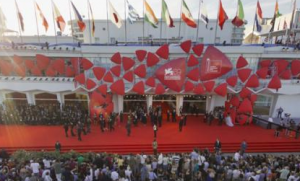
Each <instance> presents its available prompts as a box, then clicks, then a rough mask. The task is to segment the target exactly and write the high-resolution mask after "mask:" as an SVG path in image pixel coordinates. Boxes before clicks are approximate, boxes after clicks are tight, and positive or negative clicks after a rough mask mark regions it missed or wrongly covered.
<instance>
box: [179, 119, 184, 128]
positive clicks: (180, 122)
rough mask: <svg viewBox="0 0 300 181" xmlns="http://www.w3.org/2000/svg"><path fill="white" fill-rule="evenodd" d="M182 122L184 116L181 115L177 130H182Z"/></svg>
mask: <svg viewBox="0 0 300 181" xmlns="http://www.w3.org/2000/svg"><path fill="white" fill-rule="evenodd" d="M183 122H184V116H183V115H181V116H180V120H179V132H181V131H182V126H183Z"/></svg>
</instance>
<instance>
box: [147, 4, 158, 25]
mask: <svg viewBox="0 0 300 181" xmlns="http://www.w3.org/2000/svg"><path fill="white" fill-rule="evenodd" d="M144 5H145V10H146V11H145V15H144V16H145V17H144V18H145V21H147V22H148V23H150V24H151V26H152V27H153V28H157V25H158V19H157V18H156V16H155V14H154V12H153V10H152V8H151V7H150V6H149V4H148V3H147V1H146V0H145V1H144Z"/></svg>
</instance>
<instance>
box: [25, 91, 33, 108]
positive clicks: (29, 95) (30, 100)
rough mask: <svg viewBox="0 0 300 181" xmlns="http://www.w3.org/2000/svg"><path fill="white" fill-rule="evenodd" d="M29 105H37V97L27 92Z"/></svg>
mask: <svg viewBox="0 0 300 181" xmlns="http://www.w3.org/2000/svg"><path fill="white" fill-rule="evenodd" d="M26 98H27V103H28V104H31V105H35V97H34V94H33V93H32V92H26Z"/></svg>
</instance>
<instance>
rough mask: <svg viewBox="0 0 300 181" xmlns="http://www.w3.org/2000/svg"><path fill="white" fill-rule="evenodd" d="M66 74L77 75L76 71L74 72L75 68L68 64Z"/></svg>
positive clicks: (68, 75)
mask: <svg viewBox="0 0 300 181" xmlns="http://www.w3.org/2000/svg"><path fill="white" fill-rule="evenodd" d="M66 76H67V77H74V76H75V72H74V70H73V68H71V67H70V66H68V67H67V68H66Z"/></svg>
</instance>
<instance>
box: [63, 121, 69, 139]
mask: <svg viewBox="0 0 300 181" xmlns="http://www.w3.org/2000/svg"><path fill="white" fill-rule="evenodd" d="M64 130H65V134H66V137H68V131H69V125H68V122H67V120H65V122H64Z"/></svg>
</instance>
